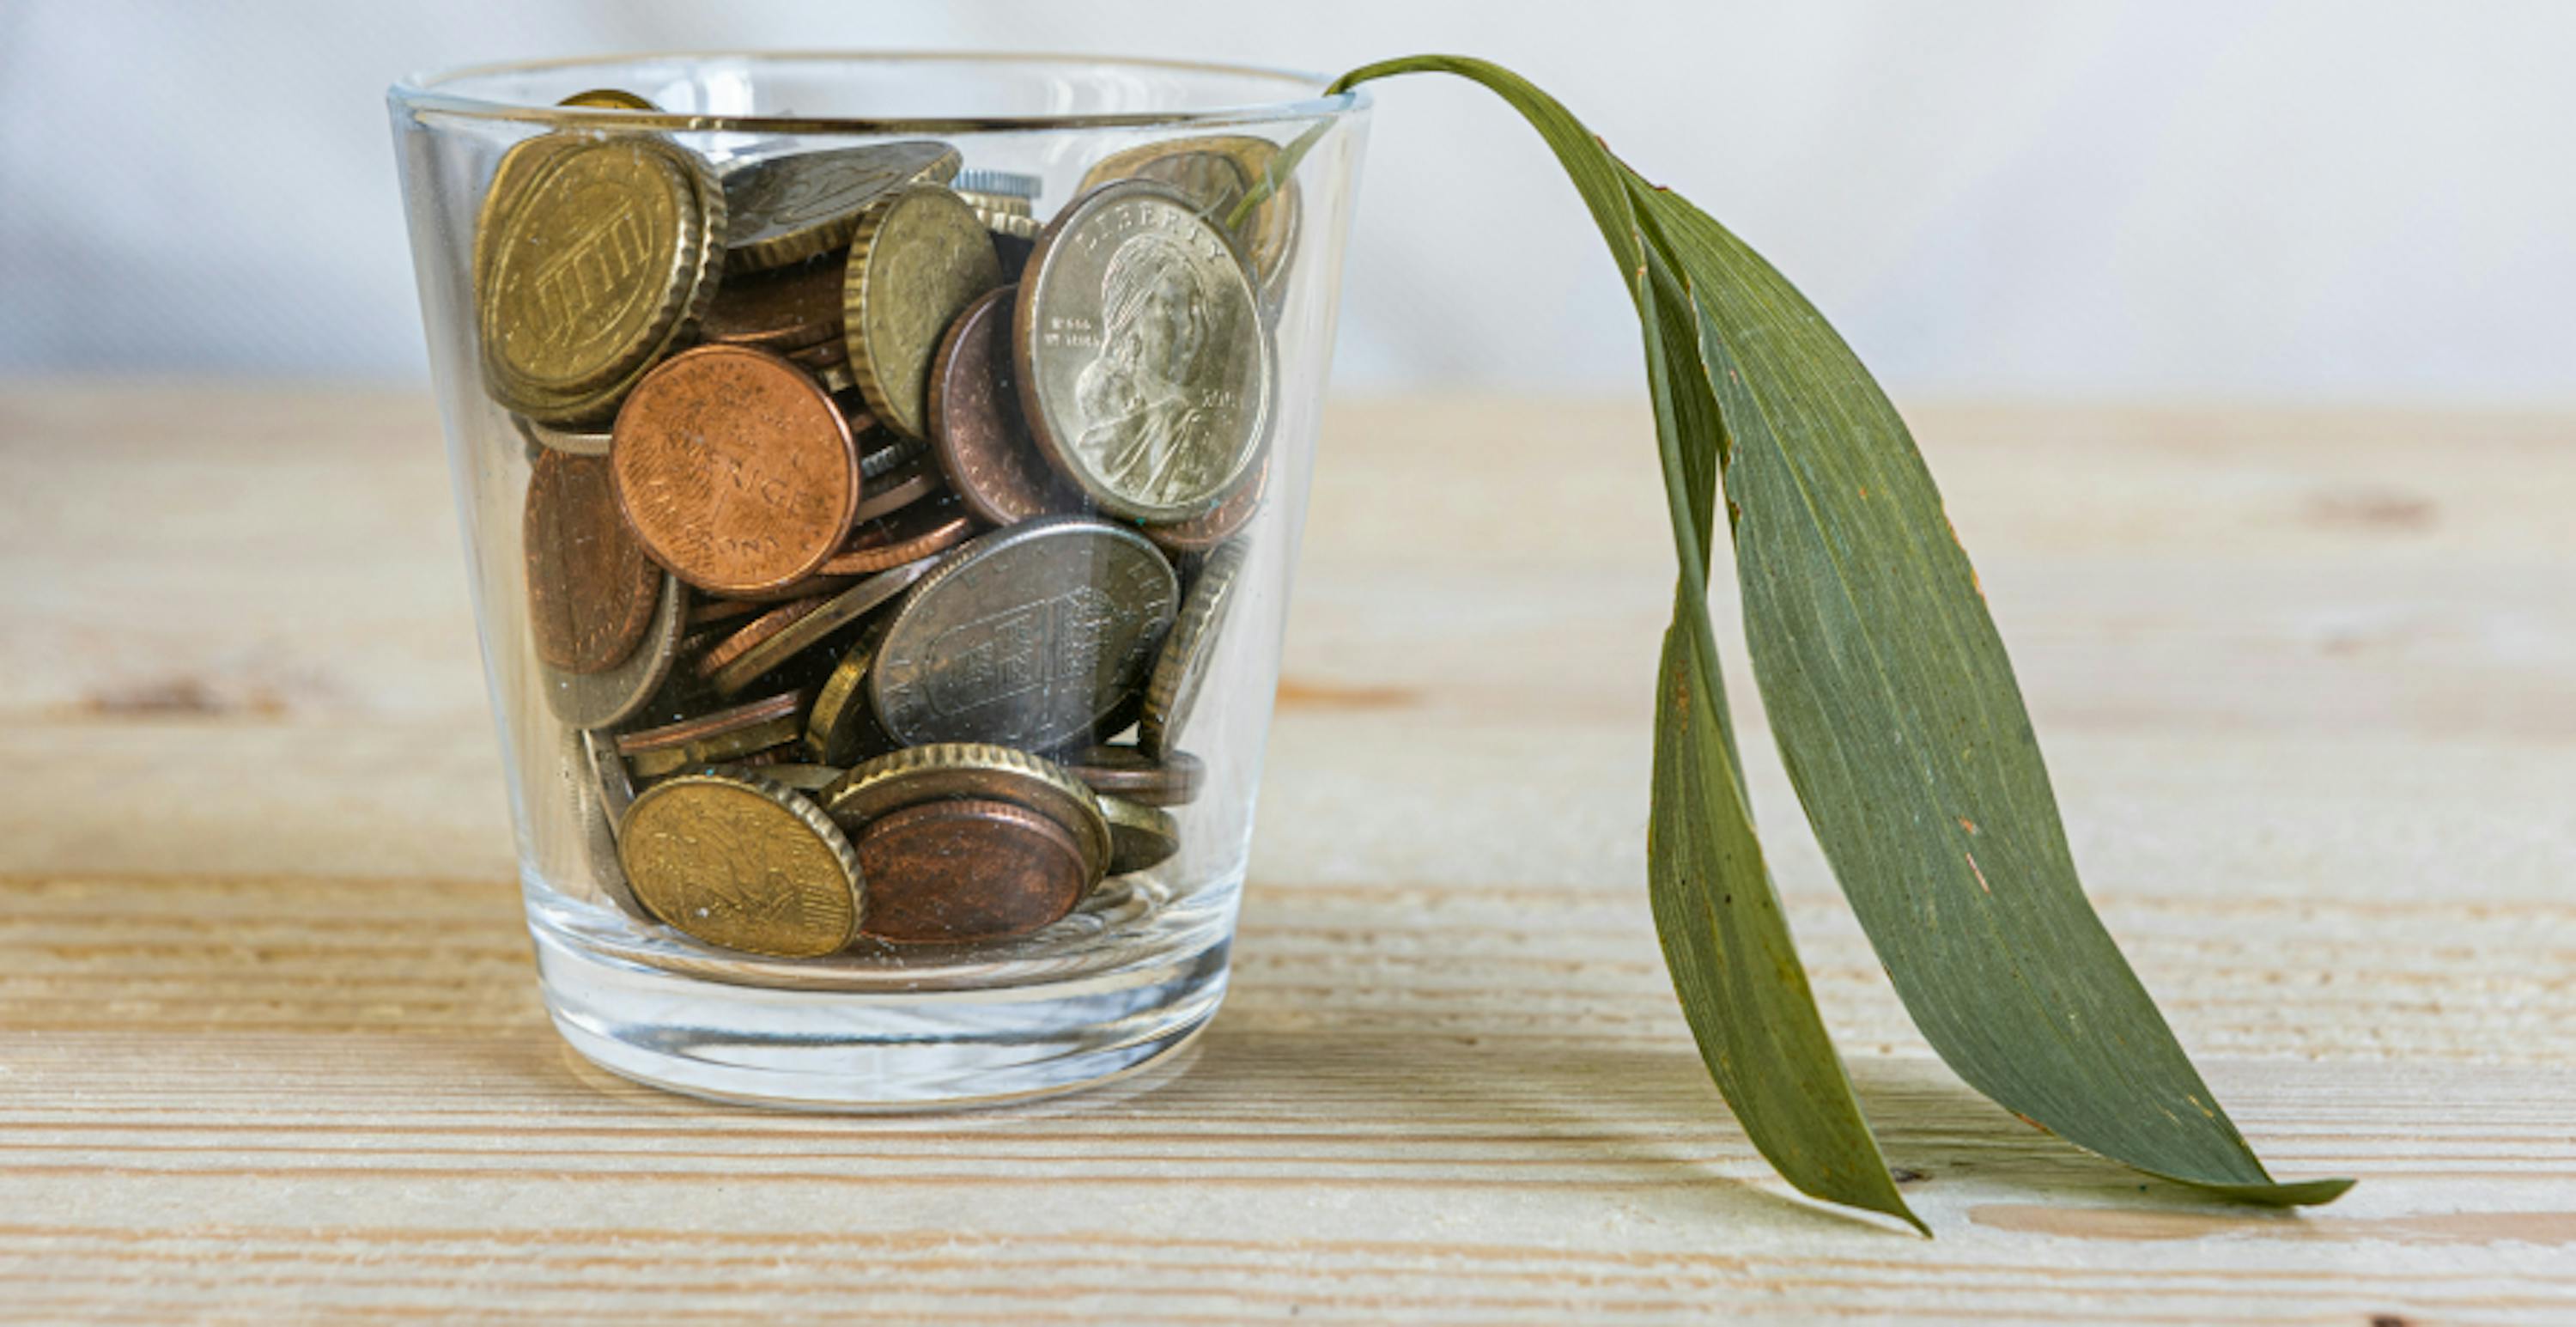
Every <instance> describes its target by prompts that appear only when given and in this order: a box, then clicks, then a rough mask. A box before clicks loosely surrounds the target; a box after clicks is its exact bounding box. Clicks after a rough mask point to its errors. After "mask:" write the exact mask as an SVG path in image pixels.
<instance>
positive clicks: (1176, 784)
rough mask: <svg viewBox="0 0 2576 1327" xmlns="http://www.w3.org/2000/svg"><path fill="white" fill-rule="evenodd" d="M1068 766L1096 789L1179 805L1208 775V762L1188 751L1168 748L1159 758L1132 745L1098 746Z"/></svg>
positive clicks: (1147, 803) (1150, 802) (1139, 801)
mask: <svg viewBox="0 0 2576 1327" xmlns="http://www.w3.org/2000/svg"><path fill="white" fill-rule="evenodd" d="M1065 768H1066V769H1068V770H1071V771H1072V772H1073V776H1074V777H1075V778H1077V779H1080V780H1082V781H1083V782H1084V783H1087V784H1090V785H1091V787H1092V790H1093V791H1094V792H1101V793H1107V794H1109V795H1111V796H1115V797H1124V798H1126V799H1127V800H1128V801H1131V802H1134V803H1137V804H1138V805H1140V806H1180V805H1182V804H1183V803H1186V802H1189V801H1192V800H1194V799H1195V798H1197V797H1198V795H1199V785H1200V784H1201V783H1202V782H1204V781H1205V780H1206V778H1207V765H1206V764H1205V763H1204V762H1202V761H1200V759H1199V758H1198V757H1196V756H1194V755H1191V754H1190V753H1189V752H1187V751H1172V752H1166V753H1165V754H1164V756H1163V758H1162V759H1161V760H1156V759H1154V758H1153V757H1152V756H1149V755H1146V754H1145V753H1144V752H1142V751H1139V750H1137V749H1136V748H1134V747H1132V746H1095V747H1093V748H1091V749H1090V750H1088V751H1085V752H1082V753H1080V754H1078V755H1075V756H1073V757H1071V758H1070V759H1068V760H1067V761H1066V762H1065Z"/></svg>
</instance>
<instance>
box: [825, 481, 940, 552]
mask: <svg viewBox="0 0 2576 1327" xmlns="http://www.w3.org/2000/svg"><path fill="white" fill-rule="evenodd" d="M940 487H941V484H940V479H939V471H938V470H937V469H935V468H933V467H931V466H929V465H925V464H923V463H922V462H920V461H918V460H916V461H911V462H908V463H906V464H904V465H900V466H897V467H896V468H895V469H893V470H891V471H888V472H887V474H886V476H885V478H883V479H881V480H879V481H877V482H876V483H874V484H871V485H869V486H868V495H867V496H866V497H865V498H863V499H861V500H860V501H859V508H858V514H857V515H856V516H853V517H852V518H851V524H853V525H864V524H866V523H867V522H869V521H874V520H879V519H882V518H884V517H887V516H891V515H893V514H894V513H896V512H899V511H901V510H903V509H904V508H906V507H909V506H911V505H912V504H914V503H916V502H919V501H921V500H922V499H923V498H926V497H929V496H930V495H931V494H933V493H936V492H938V491H939V490H940ZM836 551H837V550H836Z"/></svg>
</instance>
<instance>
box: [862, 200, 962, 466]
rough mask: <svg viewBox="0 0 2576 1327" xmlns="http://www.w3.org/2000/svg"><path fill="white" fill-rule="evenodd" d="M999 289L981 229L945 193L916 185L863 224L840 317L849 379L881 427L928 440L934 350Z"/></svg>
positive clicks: (877, 209)
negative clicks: (965, 312)
mask: <svg viewBox="0 0 2576 1327" xmlns="http://www.w3.org/2000/svg"><path fill="white" fill-rule="evenodd" d="M1000 284H1002V260H1001V258H1000V256H999V255H997V254H995V253H994V252H993V241H992V238H991V236H990V235H988V234H987V233H986V232H985V229H984V223H983V222H982V221H980V220H978V219H977V218H976V216H975V210H974V209H973V208H970V207H968V206H966V204H965V203H963V202H961V201H959V199H958V197H957V195H955V194H953V193H950V192H949V191H948V190H946V189H942V188H938V187H936V186H930V185H915V186H913V187H911V188H908V189H905V190H903V191H901V192H900V193H897V194H895V195H893V196H892V197H889V198H886V199H885V200H883V201H882V202H879V203H877V204H875V205H874V206H871V207H870V208H869V209H868V210H867V212H866V214H865V215H863V216H862V217H861V218H860V219H859V228H858V233H857V234H856V235H854V236H852V237H851V239H850V265H849V270H848V273H847V275H846V277H845V279H844V283H843V287H842V319H843V323H844V335H845V337H846V339H847V341H848V342H849V359H850V369H851V372H852V374H853V375H854V376H856V377H857V379H858V383H859V391H860V393H861V394H863V395H864V396H866V397H867V401H868V410H869V412H870V413H872V414H874V415H875V416H876V417H877V422H878V423H880V424H883V425H885V426H886V427H887V428H890V429H893V430H894V431H895V432H897V433H900V434H903V435H904V436H905V437H909V438H918V437H923V436H925V435H926V434H927V433H928V430H929V427H930V408H929V404H928V400H927V394H928V391H929V382H930V353H931V351H933V350H935V349H937V348H938V346H939V338H940V336H941V335H942V334H944V333H946V332H947V330H948V324H949V323H950V322H952V321H954V320H955V319H956V317H957V314H958V312H959V311H960V310H962V309H964V308H965V307H966V306H967V305H968V304H969V303H972V302H973V301H974V299H975V297H976V296H978V295H981V294H983V293H984V292H985V291H988V290H991V289H992V288H993V287H995V286H998V285H1000Z"/></svg>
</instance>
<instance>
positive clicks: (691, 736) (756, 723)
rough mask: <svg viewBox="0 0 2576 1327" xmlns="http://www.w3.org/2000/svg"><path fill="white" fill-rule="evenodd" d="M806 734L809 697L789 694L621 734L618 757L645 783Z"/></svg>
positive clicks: (768, 747)
mask: <svg viewBox="0 0 2576 1327" xmlns="http://www.w3.org/2000/svg"><path fill="white" fill-rule="evenodd" d="M804 731H805V697H804V696H802V695H800V694H798V693H796V692H793V691H790V692H784V693H781V694H779V695H775V696H768V697H764V698H762V699H760V700H755V701H752V702H751V703H749V704H746V705H736V706H734V707H732V708H730V709H723V710H717V711H716V712H714V713H712V714H701V715H699V716H697V717H695V718H691V719H683V720H681V721H680V722H678V723H670V724H664V725H662V726H661V727H658V728H647V729H644V730H642V731H640V732H632V733H626V734H623V735H621V736H620V737H619V738H618V739H617V754H619V755H621V756H624V757H625V758H626V763H627V766H628V767H629V768H630V769H633V770H634V771H635V773H636V774H637V775H638V776H639V777H642V778H647V779H655V778H660V777H661V776H663V775H665V774H670V773H674V772H676V771H679V770H683V769H687V768H689V767H691V766H693V765H712V764H716V763H718V762H721V761H728V760H740V759H742V758H743V757H745V756H748V755H751V754H753V753H755V752H760V751H767V750H769V749H770V748H772V747H777V746H784V745H786V744H788V743H790V742H793V741H795V740H796V738H797V736H798V735H799V734H801V733H803V732H804Z"/></svg>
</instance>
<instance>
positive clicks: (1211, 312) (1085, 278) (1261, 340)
mask: <svg viewBox="0 0 2576 1327" xmlns="http://www.w3.org/2000/svg"><path fill="white" fill-rule="evenodd" d="M1259 305H1260V297H1259V294H1258V292H1257V290H1256V288H1255V286H1254V283H1253V277H1252V269H1251V268H1249V267H1247V266H1245V264H1244V261H1243V257H1242V255H1241V254H1239V253H1237V252H1236V251H1235V248H1234V243H1233V241H1231V240H1229V239H1227V238H1226V236H1225V233H1224V232H1223V231H1221V230H1219V229H1218V228H1217V227H1216V226H1215V225H1214V224H1212V223H1210V222H1209V221H1208V220H1207V219H1206V218H1204V217H1202V216H1200V215H1199V214H1198V212H1197V210H1196V209H1195V208H1193V207H1192V205H1191V204H1190V202H1189V200H1188V199H1185V198H1183V197H1182V196H1181V195H1179V194H1177V193H1175V192H1173V191H1172V190H1170V189H1168V188H1166V187H1164V186H1162V185H1159V184H1153V183H1147V182H1144V181H1129V182H1125V183H1120V184H1111V185H1104V186H1102V187H1101V188H1099V189H1095V190H1093V191H1092V192H1090V193H1089V194H1086V195H1084V196H1083V197H1082V198H1080V199H1078V200H1076V201H1075V202H1074V203H1073V205H1072V206H1070V207H1067V208H1066V209H1065V210H1064V212H1063V214H1062V215H1060V216H1058V217H1057V218H1056V219H1055V220H1054V221H1053V222H1051V223H1049V224H1048V226H1047V228H1046V232H1045V233H1044V234H1043V235H1041V236H1040V237H1039V238H1038V242H1037V248H1036V249H1035V251H1034V252H1032V253H1031V255H1030V257H1029V265H1028V270H1027V271H1026V272H1025V273H1023V274H1022V277H1021V280H1020V298H1019V304H1018V307H1017V308H1016V309H1015V310H1014V312H1013V318H1012V335H1011V353H1012V355H1013V357H1014V363H1015V367H1016V368H1017V369H1018V370H1019V385H1020V400H1021V404H1022V406H1023V408H1024V410H1023V412H1024V413H1025V414H1026V416H1027V418H1028V423H1029V432H1030V433H1031V434H1032V435H1033V436H1034V437H1035V438H1036V439H1037V442H1038V449H1039V451H1040V453H1041V454H1043V455H1045V456H1046V458H1047V460H1048V462H1049V463H1050V464H1052V465H1053V466H1055V467H1056V468H1057V469H1058V470H1060V471H1062V472H1063V473H1064V475H1065V477H1066V478H1068V479H1070V480H1072V481H1073V482H1074V484H1075V485H1076V486H1077V487H1079V488H1080V489H1081V490H1082V492H1083V494H1084V495H1085V496H1086V497H1088V498H1090V499H1091V502H1092V505H1093V506H1095V507H1098V508H1099V509H1100V510H1102V511H1104V512H1107V513H1109V514H1110V515H1112V516H1121V517H1125V518H1127V519H1129V520H1134V521H1146V522H1152V523H1157V524H1161V523H1168V522H1172V521H1183V520H1187V519H1189V518H1190V517H1193V516H1196V515H1198V514H1199V513H1201V512H1204V511H1206V510H1207V509H1209V508H1210V507H1213V506H1215V505H1216V504H1217V503H1219V502H1222V501H1224V500H1225V498H1226V496H1227V495H1229V494H1231V493H1232V492H1234V490H1235V489H1236V488H1238V487H1240V486H1241V485H1243V484H1244V483H1246V482H1248V481H1249V480H1250V479H1251V478H1252V475H1253V473H1254V471H1255V468H1256V466H1257V464H1258V462H1259V460H1260V458H1261V451H1262V448H1263V447H1264V446H1265V445H1266V444H1267V442H1268V439H1269V430H1270V415H1271V397H1272V394H1273V390H1274V385H1273V380H1274V378H1275V377H1276V373H1275V368H1274V365H1273V362H1272V360H1273V356H1272V351H1271V345H1270V333H1269V330H1268V328H1267V327H1266V326H1265V325H1264V323H1263V321H1262V317H1261V312H1260V308H1259Z"/></svg>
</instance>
